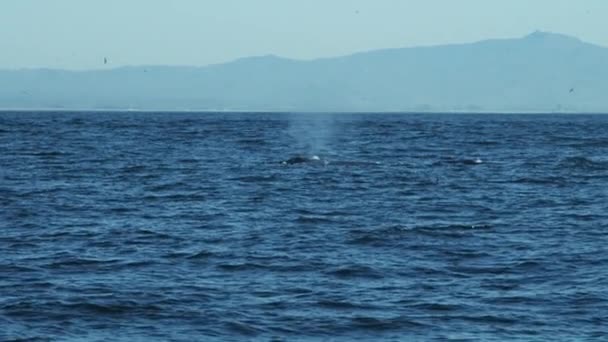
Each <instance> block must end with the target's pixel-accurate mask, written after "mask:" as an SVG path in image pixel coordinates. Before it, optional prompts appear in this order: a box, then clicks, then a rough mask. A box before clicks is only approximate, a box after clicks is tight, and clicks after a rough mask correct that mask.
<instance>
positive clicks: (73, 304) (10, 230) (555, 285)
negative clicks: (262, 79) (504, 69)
mask: <svg viewBox="0 0 608 342" xmlns="http://www.w3.org/2000/svg"><path fill="white" fill-rule="evenodd" d="M0 152H1V153H0V340H2V341H4V340H19V339H22V340H32V341H45V340H68V341H70V340H90V341H110V340H112V341H150V340H152V341H169V340H173V341H196V340H199V341H214V340H218V341H224V340H229V341H230V340H234V341H241V340H247V341H299V340H302V341H307V340H313V341H317V340H318V341H323V340H328V341H329V340H332V341H333V340H340V341H342V340H343V341H350V340H437V341H443V340H450V339H453V340H461V341H462V340H486V341H489V340H498V341H503V340H523V341H535V340H539V341H541V340H561V341H566V340H602V339H603V340H606V339H608V328H607V327H608V253H607V252H608V116H599V115H598V116H590V115H567V116H566V115H564V116H557V115H406V114H400V115H398V114H394V115H385V114H356V115H355V114H352V115H350V114H336V115H330V114H260V113H253V114H228V113H225V114H200V113H199V114H197V113H188V114H184V113H102V112H97V113H50V112H47V113H11V112H4V113H0ZM313 156H317V157H318V158H317V157H313ZM292 161H293V162H292Z"/></svg>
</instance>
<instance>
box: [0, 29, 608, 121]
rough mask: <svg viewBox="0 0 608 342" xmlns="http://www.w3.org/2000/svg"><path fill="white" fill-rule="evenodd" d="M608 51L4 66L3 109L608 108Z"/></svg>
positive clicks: (577, 46)
mask: <svg viewBox="0 0 608 342" xmlns="http://www.w3.org/2000/svg"><path fill="white" fill-rule="evenodd" d="M607 94H608V48H604V47H600V46H596V45H592V44H588V43H585V42H582V41H580V40H578V39H576V38H573V37H569V36H564V35H560V34H553V33H546V32H535V33H532V34H530V35H528V36H525V37H523V38H519V39H500V40H486V41H481V42H477V43H472V44H457V45H443V46H433V47H414V48H398V49H387V50H377V51H370V52H363V53H357V54H353V55H350V56H344V57H336V58H324V59H317V60H310V61H300V60H290V59H285V58H280V57H276V56H262V57H252V58H244V59H239V60H236V61H234V62H230V63H226V64H219V65H211V66H206V67H164V66H142V67H123V68H117V69H112V70H97V71H83V72H74V71H62V70H48V69H32V70H0V108H29V109H36V108H57V109H84V108H86V109H150V110H269V111H418V112H426V111H476V112H483V111H507V112H520V111H541V112H566V111H568V112H606V113H608V95H607Z"/></svg>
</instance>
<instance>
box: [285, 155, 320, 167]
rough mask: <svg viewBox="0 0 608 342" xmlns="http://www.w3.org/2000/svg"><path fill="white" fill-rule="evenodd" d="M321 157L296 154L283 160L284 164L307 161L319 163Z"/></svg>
mask: <svg viewBox="0 0 608 342" xmlns="http://www.w3.org/2000/svg"><path fill="white" fill-rule="evenodd" d="M319 162H321V158H319V156H315V155H313V156H295V157H291V158H289V159H287V160H284V161H282V162H281V164H283V165H295V164H305V163H319Z"/></svg>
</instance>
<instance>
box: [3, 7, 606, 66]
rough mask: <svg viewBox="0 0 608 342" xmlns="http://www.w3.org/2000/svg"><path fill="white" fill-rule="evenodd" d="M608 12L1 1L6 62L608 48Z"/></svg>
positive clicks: (117, 62)
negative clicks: (541, 38)
mask: <svg viewBox="0 0 608 342" xmlns="http://www.w3.org/2000/svg"><path fill="white" fill-rule="evenodd" d="M607 18H608V0H0V68H11V69H12V68H24V67H25V68H31V67H51V68H67V69H85V68H103V67H117V66H121V65H140V64H146V65H150V64H154V65H206V64H212V63H220V62H226V61H230V60H233V59H235V58H239V57H245V56H252V55H265V54H276V55H280V56H284V57H291V58H298V59H310V58H316V57H326V56H337V55H344V54H349V53H353V52H357V51H365V50H372V49H378V48H386V47H405V46H417V45H434V44H444V43H461V42H472V41H477V40H481V39H486V38H505V37H519V36H523V35H525V34H528V33H530V32H532V31H534V30H543V31H552V32H557V33H564V34H568V35H573V36H576V37H579V38H581V39H582V40H585V41H588V42H591V43H595V44H599V45H604V46H608V24H607ZM104 57H107V58H108V65H106V66H104V65H103V58H104Z"/></svg>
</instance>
